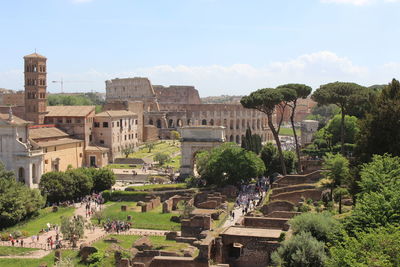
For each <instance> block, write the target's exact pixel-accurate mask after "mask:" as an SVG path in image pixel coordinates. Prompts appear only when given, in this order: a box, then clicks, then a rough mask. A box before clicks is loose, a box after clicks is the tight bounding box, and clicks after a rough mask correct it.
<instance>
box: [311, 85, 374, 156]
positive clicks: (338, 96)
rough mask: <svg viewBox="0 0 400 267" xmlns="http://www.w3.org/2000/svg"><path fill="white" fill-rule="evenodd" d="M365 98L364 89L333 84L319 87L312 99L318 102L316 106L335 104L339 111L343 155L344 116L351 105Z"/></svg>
mask: <svg viewBox="0 0 400 267" xmlns="http://www.w3.org/2000/svg"><path fill="white" fill-rule="evenodd" d="M365 98H366V94H365V87H362V86H360V85H358V84H356V83H345V82H334V83H328V84H325V85H321V87H320V88H318V89H317V90H316V91H315V92H314V94H313V95H312V99H313V100H314V101H316V102H318V105H328V104H335V105H337V106H338V107H339V108H340V111H341V128H340V129H341V131H340V140H341V142H340V143H341V152H342V154H344V152H345V150H344V143H345V132H344V116H345V115H346V114H348V111H349V109H351V108H352V107H353V105H357V104H359V103H362V102H363V101H364V100H365Z"/></svg>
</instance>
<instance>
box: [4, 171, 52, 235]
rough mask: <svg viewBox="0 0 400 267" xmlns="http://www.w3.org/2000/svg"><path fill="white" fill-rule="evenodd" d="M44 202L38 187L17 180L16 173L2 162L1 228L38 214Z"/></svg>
mask: <svg viewBox="0 0 400 267" xmlns="http://www.w3.org/2000/svg"><path fill="white" fill-rule="evenodd" d="M44 204H45V200H44V198H43V197H42V196H41V195H40V192H39V191H38V190H37V189H30V188H28V187H27V186H25V185H24V184H22V183H20V182H17V181H16V179H15V177H14V173H13V172H11V171H7V170H6V169H5V167H4V165H3V164H1V163H0V229H2V228H5V227H9V226H13V225H15V224H16V223H18V222H20V221H23V220H25V219H27V218H30V217H32V216H36V215H37V214H38V211H39V210H40V209H41V208H42V207H43V206H44Z"/></svg>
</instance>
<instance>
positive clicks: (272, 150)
mask: <svg viewBox="0 0 400 267" xmlns="http://www.w3.org/2000/svg"><path fill="white" fill-rule="evenodd" d="M260 157H261V159H262V161H263V162H264V165H265V168H266V171H265V174H266V175H267V176H270V175H272V174H274V173H282V167H281V164H280V161H279V154H278V149H277V148H276V146H274V145H273V144H272V143H267V144H265V145H264V146H263V147H262V149H261V153H260ZM283 158H284V162H285V166H286V170H287V172H288V173H293V172H294V171H295V170H296V165H297V158H296V154H295V153H294V152H292V151H283Z"/></svg>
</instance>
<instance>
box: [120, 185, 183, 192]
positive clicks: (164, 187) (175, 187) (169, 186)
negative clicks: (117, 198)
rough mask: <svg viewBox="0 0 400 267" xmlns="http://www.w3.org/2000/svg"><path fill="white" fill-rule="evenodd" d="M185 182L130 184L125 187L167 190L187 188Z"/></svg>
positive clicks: (128, 189)
mask: <svg viewBox="0 0 400 267" xmlns="http://www.w3.org/2000/svg"><path fill="white" fill-rule="evenodd" d="M186 188H187V185H186V184H185V183H180V184H152V185H142V186H129V187H127V188H125V191H166V190H179V189H186Z"/></svg>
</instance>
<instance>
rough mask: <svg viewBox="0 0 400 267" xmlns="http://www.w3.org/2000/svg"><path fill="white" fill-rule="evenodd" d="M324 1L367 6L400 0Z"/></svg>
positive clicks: (322, 0) (326, 0) (325, 1)
mask: <svg viewBox="0 0 400 267" xmlns="http://www.w3.org/2000/svg"><path fill="white" fill-rule="evenodd" d="M320 2H322V3H335V4H350V5H355V6H365V5H370V4H373V3H379V2H384V3H399V2H400V0H320Z"/></svg>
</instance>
